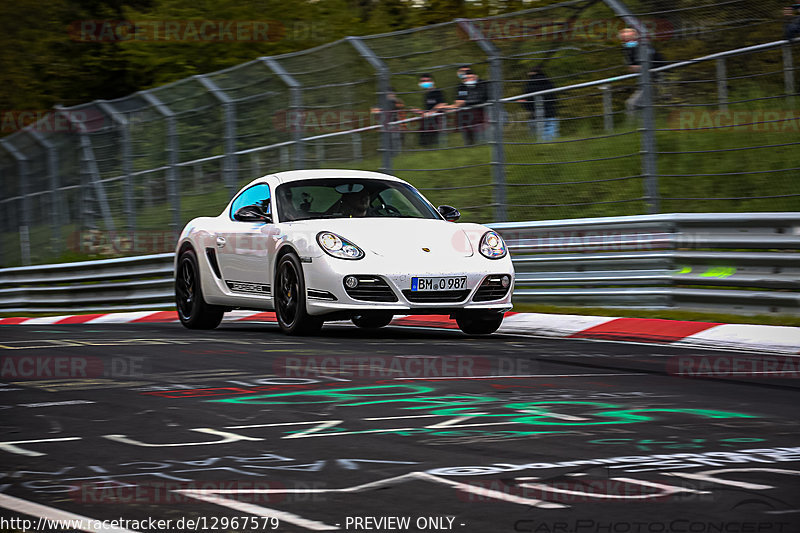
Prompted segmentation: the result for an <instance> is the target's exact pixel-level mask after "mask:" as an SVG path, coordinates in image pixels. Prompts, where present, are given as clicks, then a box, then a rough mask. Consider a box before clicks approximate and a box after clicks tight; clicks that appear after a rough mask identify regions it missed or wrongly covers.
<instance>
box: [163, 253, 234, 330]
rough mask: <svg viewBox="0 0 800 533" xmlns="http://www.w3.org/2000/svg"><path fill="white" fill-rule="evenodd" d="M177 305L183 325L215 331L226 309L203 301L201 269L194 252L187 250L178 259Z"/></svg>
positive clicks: (176, 272) (176, 280)
mask: <svg viewBox="0 0 800 533" xmlns="http://www.w3.org/2000/svg"><path fill="white" fill-rule="evenodd" d="M175 305H176V306H177V308H178V318H180V320H181V324H183V325H184V327H187V328H189V329H214V328H216V327H217V326H219V323H220V322H222V315H224V314H225V309H224V308H223V307H220V306H218V305H209V304H207V303H206V301H205V300H204V299H203V289H202V284H201V283H200V268H199V266H198V264H197V256H196V255H195V253H194V250H192V249H188V250H185V251H184V252H183V253H181V255H180V256H179V257H178V267H177V269H176V270H175Z"/></svg>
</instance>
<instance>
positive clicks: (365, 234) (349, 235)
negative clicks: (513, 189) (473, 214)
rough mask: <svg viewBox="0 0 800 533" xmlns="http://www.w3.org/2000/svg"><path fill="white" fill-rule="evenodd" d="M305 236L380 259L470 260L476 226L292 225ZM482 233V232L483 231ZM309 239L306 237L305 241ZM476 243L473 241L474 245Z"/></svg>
mask: <svg viewBox="0 0 800 533" xmlns="http://www.w3.org/2000/svg"><path fill="white" fill-rule="evenodd" d="M292 225H294V226H295V228H296V229H300V227H299V226H302V227H303V229H304V230H306V231H308V232H309V233H312V232H313V233H314V237H315V236H316V233H318V232H320V231H330V232H333V233H336V234H337V235H339V236H340V237H344V238H345V239H347V240H349V241H351V242H352V243H353V244H355V245H357V246H359V247H360V248H361V249H363V250H364V251H365V252H372V253H374V254H377V255H380V256H384V257H402V258H404V259H408V258H409V257H415V256H420V257H431V256H439V257H446V256H449V257H470V256H472V255H473V254H474V253H475V252H474V245H473V242H472V241H475V235H477V239H480V236H481V235H482V234H483V232H482V231H480V230H475V229H474V228H482V226H478V225H477V224H455V223H453V222H446V221H444V220H433V219H416V218H388V217H387V218H335V219H323V220H304V221H299V222H294V223H292ZM483 231H486V229H485V228H484V229H483ZM311 237H312V236H311V235H309V238H311ZM475 242H476V243H477V241H475Z"/></svg>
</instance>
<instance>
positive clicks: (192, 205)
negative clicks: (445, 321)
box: [0, 0, 800, 266]
mask: <svg viewBox="0 0 800 533" xmlns="http://www.w3.org/2000/svg"><path fill="white" fill-rule="evenodd" d="M782 6H783V3H782V2H779V1H777V0H770V1H763V2H751V1H744V0H726V1H721V2H711V1H705V2H696V1H693V2H690V1H687V0H670V1H666V0H660V1H656V0H639V1H635V2H633V1H632V2H629V3H628V6H627V7H626V6H625V5H623V4H622V3H621V2H618V1H617V0H602V1H601V0H572V1H568V2H563V3H560V4H555V5H551V6H547V7H542V8H536V9H529V10H526V11H520V12H517V13H512V14H508V15H502V16H497V17H491V18H487V19H470V20H466V19H465V20H456V21H453V22H449V23H444V24H438V25H434V26H426V27H422V28H415V29H411V30H405V31H400V32H393V33H389V34H382V35H371V36H365V37H349V38H346V39H342V40H340V41H336V42H334V43H330V44H327V45H324V46H320V47H317V48H313V49H310V50H305V51H302V52H296V53H291V54H285V55H281V56H272V57H262V58H258V59H256V60H254V61H250V62H248V63H245V64H242V65H237V66H235V67H232V68H229V69H226V70H223V71H219V72H214V73H211V74H207V75H202V76H194V77H192V78H187V79H183V80H180V81H178V82H175V83H172V84H170V85H166V86H163V87H158V88H155V89H151V90H147V91H141V92H139V93H136V94H134V95H130V96H128V97H125V98H121V99H118V100H112V101H95V102H91V103H89V104H85V105H81V106H76V107H72V108H60V109H57V110H55V111H54V112H53V113H52V114H51V115H49V116H47V117H45V118H44V119H42V120H40V121H39V122H37V123H35V124H33V125H31V126H29V127H27V128H25V129H24V130H22V131H19V132H17V133H15V134H13V135H10V136H8V137H6V138H4V139H2V141H0V176H2V177H1V178H0V182H1V183H2V198H0V205H2V213H3V215H2V217H0V224H1V225H2V227H0V232H2V235H3V239H2V242H1V243H0V246H2V250H1V252H2V257H3V260H2V264H3V266H12V265H19V264H29V263H41V262H48V261H53V260H58V259H61V260H65V259H69V258H70V257H75V258H82V257H85V256H86V255H137V254H144V253H154V252H159V251H168V250H170V249H171V247H172V244H173V242H174V240H175V236H176V232H177V231H178V230H179V229H180V228H181V227H182V226H183V224H185V222H186V221H188V220H189V219H191V218H193V217H196V216H200V215H213V214H215V213H216V212H218V211H219V210H221V209H222V206H223V205H224V204H225V203H226V201H227V200H228V199H229V198H230V197H231V196H232V195H233V194H234V193H235V192H236V191H237V190H238V189H239V187H240V186H242V185H243V184H244V183H247V182H248V181H250V180H252V179H254V178H256V177H258V176H261V175H264V174H266V173H271V172H277V171H282V170H289V169H302V168H323V167H324V168H356V169H365V170H383V171H385V172H390V173H392V174H395V175H397V176H400V177H402V178H404V179H406V180H408V181H410V182H411V183H413V184H414V185H415V186H416V187H418V188H419V189H421V190H422V191H423V192H424V193H425V194H426V196H428V197H429V199H430V200H431V201H432V202H434V203H435V204H443V203H447V204H452V205H456V206H457V207H458V208H459V209H460V210H461V211H462V214H463V219H465V220H470V221H478V222H490V221H495V222H497V221H521V220H539V219H558V218H574V217H590V216H612V215H630V214H640V213H648V212H650V213H654V212H685V211H694V212H698V211H700V212H722V211H732V212H736V211H739V212H741V211H797V210H800V192H798V191H800V187H798V179H797V176H798V167H800V164H798V162H800V158H798V157H796V156H795V153H796V145H797V144H800V142H798V141H797V139H798V136H797V133H798V130H800V125H799V124H798V123H799V122H800V114H799V113H798V112H797V111H795V110H794V105H795V95H796V80H795V71H796V60H795V58H794V56H795V55H796V54H797V53H798V50H797V49H798V40H797V39H794V40H791V39H790V40H786V39H783V40H782V38H783V37H784V35H783V28H782V24H783V22H784V20H783V19H784V16H783V14H782V11H781V8H782ZM787 20H788V19H787ZM626 27H628V28H634V29H635V30H637V31H636V32H635V33H633V34H630V33H629V32H628V33H624V35H622V36H620V34H619V32H620V30H622V29H623V28H626ZM620 37H622V42H621V40H620ZM626 43H627V44H626ZM631 43H635V44H631ZM423 75H424V76H425V78H424V79H423V81H425V82H431V83H433V86H432V87H427V86H426V87H425V88H423V87H421V86H420V80H421V78H422V76H423ZM459 75H462V76H465V77H462V78H460V77H459ZM473 81H474V82H475V84H474V85H471V83H472V82H473Z"/></svg>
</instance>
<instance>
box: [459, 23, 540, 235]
mask: <svg viewBox="0 0 800 533" xmlns="http://www.w3.org/2000/svg"><path fill="white" fill-rule="evenodd" d="M456 22H457V23H458V24H459V26H461V28H462V29H464V30H465V31H466V33H467V35H469V38H470V40H472V41H475V43H476V44H477V45H478V46H479V47H480V49H481V50H482V51H483V52H484V53H485V54H486V57H487V59H488V61H489V79H490V85H489V101H490V102H492V105H491V106H490V107H489V117H490V118H489V122H490V123H491V125H492V140H491V141H490V144H491V145H492V178H493V180H494V204H495V215H494V216H495V219H497V221H498V222H505V221H506V220H508V213H507V211H506V204H507V202H506V154H505V150H504V145H503V102H502V101H501V99H502V98H503V64H502V59H501V54H500V51H499V50H498V49H497V47H495V45H494V44H492V42H491V41H489V40H488V39H487V38H486V37H485V36H484V35H483V33H481V31H480V30H479V29H478V28H477V27H475V25H474V24H473V23H472V21H471V20H469V19H456ZM537 99H541V97H540V96H536V97H535V98H534V102H535V103H534V105H536V106H540V107H541V109H539V108H538V107H537V110H536V121H537V122H536V129H537V134H538V135H539V138H540V139H541V135H542V133H543V132H542V129H541V124H542V123H541V121H542V120H543V118H544V104H543V102H542V101H539V100H537ZM540 111H541V113H540Z"/></svg>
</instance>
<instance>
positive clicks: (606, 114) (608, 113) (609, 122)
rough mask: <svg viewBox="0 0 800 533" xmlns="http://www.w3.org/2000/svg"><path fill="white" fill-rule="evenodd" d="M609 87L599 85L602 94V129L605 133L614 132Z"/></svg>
mask: <svg viewBox="0 0 800 533" xmlns="http://www.w3.org/2000/svg"><path fill="white" fill-rule="evenodd" d="M611 90H612V89H611V85H601V86H600V91H601V92H602V93H603V129H604V130H605V131H606V132H612V131H614V102H613V100H612V96H613V93H612V92H611Z"/></svg>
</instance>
